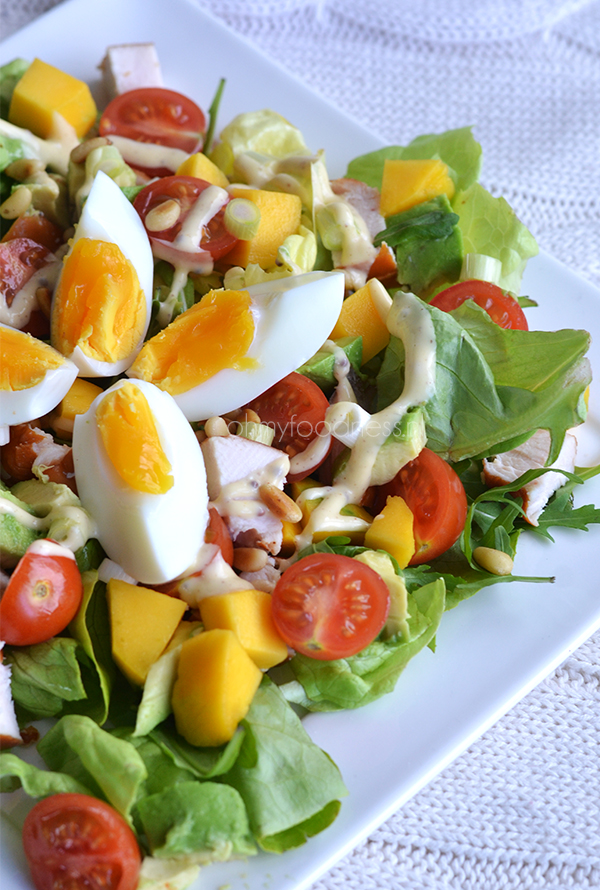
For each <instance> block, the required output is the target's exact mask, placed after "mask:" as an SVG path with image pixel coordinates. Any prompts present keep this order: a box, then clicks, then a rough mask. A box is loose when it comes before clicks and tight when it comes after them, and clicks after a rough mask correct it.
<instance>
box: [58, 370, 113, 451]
mask: <svg viewBox="0 0 600 890" xmlns="http://www.w3.org/2000/svg"><path fill="white" fill-rule="evenodd" d="M101 392H102V389H101V387H99V386H96V384H95V383H90V381H89V380H84V379H83V377H76V378H75V380H74V381H73V385H72V386H71V389H70V390H69V391H68V393H67V394H66V396H65V397H64V399H63V400H62V402H60V404H59V405H58V407H57V408H56V411H55V412H54V413H53V415H52V424H51V425H52V429H53V430H54V432H55V433H56V434H57V435H58V436H64V437H66V438H69V437H70V436H72V435H73V422H74V420H75V418H76V416H77V415H78V414H85V412H86V411H87V410H88V408H89V407H90V405H91V404H92V402H93V401H94V399H95V398H96V396H99V395H100V393H101Z"/></svg>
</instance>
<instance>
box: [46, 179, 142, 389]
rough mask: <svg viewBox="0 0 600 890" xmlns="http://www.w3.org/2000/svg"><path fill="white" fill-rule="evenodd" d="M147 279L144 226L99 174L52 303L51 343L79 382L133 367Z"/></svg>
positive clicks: (113, 188) (82, 215) (86, 203)
mask: <svg viewBox="0 0 600 890" xmlns="http://www.w3.org/2000/svg"><path fill="white" fill-rule="evenodd" d="M152 275H153V261H152V249H151V247H150V242H149V240H148V236H147V234H146V232H145V230H144V226H143V224H142V221H141V220H140V218H139V216H138V214H137V213H136V212H135V210H134V209H133V206H132V205H131V204H130V203H129V201H128V200H127V198H126V197H125V195H124V194H123V192H122V191H121V189H120V188H119V187H118V186H117V185H116V184H115V183H114V182H113V181H112V179H111V178H110V177H109V176H107V175H106V173H103V172H102V171H100V172H98V173H97V174H96V177H95V179H94V183H93V185H92V188H91V190H90V193H89V195H88V198H87V201H86V202H85V204H84V207H83V211H82V214H81V217H80V220H79V223H78V224H77V229H76V232H75V237H74V238H73V240H72V242H71V246H70V249H69V252H68V254H67V255H66V257H65V260H64V265H63V268H62V271H61V274H60V278H59V280H58V284H57V288H56V292H55V294H54V298H53V301H52V319H51V328H52V330H51V336H52V345H53V346H54V347H55V348H56V349H58V350H59V352H61V353H62V354H63V355H66V356H67V358H70V359H71V360H72V361H73V362H75V364H76V365H77V367H78V368H79V370H80V373H81V375H82V376H83V377H111V376H113V375H116V374H121V373H122V372H123V371H125V370H126V369H127V368H128V367H129V365H130V364H131V363H132V361H133V360H134V358H135V357H136V355H137V354H138V352H139V350H140V348H141V346H142V343H143V341H144V337H145V335H146V331H147V330H148V325H149V323H150V308H151V304H152Z"/></svg>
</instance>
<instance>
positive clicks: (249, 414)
mask: <svg viewBox="0 0 600 890" xmlns="http://www.w3.org/2000/svg"><path fill="white" fill-rule="evenodd" d="M238 420H239V421H241V422H242V423H260V417H259V416H258V414H257V413H256V411H253V410H252V408H244V410H243V411H242V416H241V417H239V418H238Z"/></svg>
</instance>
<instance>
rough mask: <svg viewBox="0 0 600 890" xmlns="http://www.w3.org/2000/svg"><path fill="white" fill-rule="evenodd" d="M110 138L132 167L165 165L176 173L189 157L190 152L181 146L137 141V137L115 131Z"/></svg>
mask: <svg viewBox="0 0 600 890" xmlns="http://www.w3.org/2000/svg"><path fill="white" fill-rule="evenodd" d="M108 139H110V141H111V142H112V144H113V145H114V146H115V148H118V150H119V151H120V153H121V156H122V158H123V160H124V161H125V163H126V164H129V165H130V166H132V167H146V168H149V169H152V168H158V167H164V168H165V169H167V170H172V171H173V173H176V172H177V169H178V167H180V166H181V164H183V162H184V161H185V160H187V159H188V158H189V154H188V152H186V151H182V150H181V149H180V148H169V146H168V145H155V144H154V143H152V142H137V141H136V140H135V139H128V138H127V137H126V136H117V135H116V134H114V133H111V134H110V136H108Z"/></svg>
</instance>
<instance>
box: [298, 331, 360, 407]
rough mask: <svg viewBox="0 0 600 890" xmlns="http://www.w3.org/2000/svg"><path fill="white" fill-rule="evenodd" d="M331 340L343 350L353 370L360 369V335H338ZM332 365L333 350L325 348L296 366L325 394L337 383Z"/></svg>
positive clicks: (333, 358)
mask: <svg viewBox="0 0 600 890" xmlns="http://www.w3.org/2000/svg"><path fill="white" fill-rule="evenodd" d="M333 342H334V343H335V344H336V346H339V347H340V349H343V350H344V352H345V353H346V355H347V356H348V359H349V361H350V364H351V365H352V367H353V368H354V370H355V371H360V365H361V362H362V337H340V338H339V339H338V340H334V341H333ZM334 365H335V356H334V354H333V352H328V351H327V350H326V349H320V350H319V351H318V352H316V353H315V354H314V355H313V357H312V358H310V359H309V360H308V361H307V362H305V363H304V364H303V365H302V366H301V367H300V368H298V373H299V374H304V376H305V377H308V378H310V380H312V381H313V383H316V384H317V386H318V387H320V388H321V389H322V390H323V392H324V393H325V395H329V393H330V392H331V391H332V390H333V388H334V387H335V385H336V384H337V380H336V379H335V375H334V373H333V369H334Z"/></svg>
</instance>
